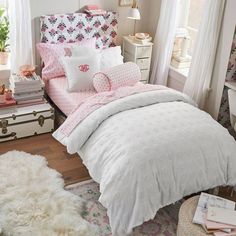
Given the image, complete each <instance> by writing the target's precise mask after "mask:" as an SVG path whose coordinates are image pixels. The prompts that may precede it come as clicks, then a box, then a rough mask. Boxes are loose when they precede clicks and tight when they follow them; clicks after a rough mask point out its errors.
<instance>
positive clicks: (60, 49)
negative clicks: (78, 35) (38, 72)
mask: <svg viewBox="0 0 236 236" xmlns="http://www.w3.org/2000/svg"><path fill="white" fill-rule="evenodd" d="M76 46H83V47H86V48H92V49H95V48H96V39H95V38H92V39H87V40H83V41H81V42H76V43H62V44H50V43H38V44H37V49H38V52H39V54H40V56H41V58H42V60H43V63H44V67H43V70H42V77H43V79H44V80H48V79H52V78H55V77H60V76H64V75H65V71H64V69H63V66H62V65H61V63H60V58H61V57H64V56H65V57H71V56H72V52H73V51H74V50H75V48H76ZM77 51H78V52H80V50H77ZM80 56H81V55H80Z"/></svg>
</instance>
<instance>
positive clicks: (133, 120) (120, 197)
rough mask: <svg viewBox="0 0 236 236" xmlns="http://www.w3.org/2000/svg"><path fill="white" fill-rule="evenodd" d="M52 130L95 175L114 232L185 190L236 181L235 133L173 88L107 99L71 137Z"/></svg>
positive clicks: (128, 230) (125, 230) (129, 227)
mask: <svg viewBox="0 0 236 236" xmlns="http://www.w3.org/2000/svg"><path fill="white" fill-rule="evenodd" d="M127 104H129V106H128V105H127ZM131 104H132V106H131ZM125 106H127V109H121V108H124V107H125ZM111 110H112V111H113V112H112V115H111V113H110V111H111ZM121 110H122V112H121ZM54 137H55V138H57V139H58V140H59V141H60V142H62V143H63V144H64V145H66V146H67V149H68V150H69V151H70V152H74V151H76V152H78V153H79V154H80V156H81V158H82V159H83V161H84V164H85V165H86V166H87V168H88V169H89V173H90V175H91V176H92V178H93V179H94V180H95V181H97V182H98V183H100V191H101V196H100V199H99V201H100V202H101V203H102V204H103V206H105V207H106V208H107V209H108V216H109V219H110V224H111V228H112V233H113V235H114V236H124V235H127V234H129V233H131V232H132V229H133V228H134V227H135V226H138V225H141V224H142V223H143V222H145V221H147V220H149V219H152V218H154V216H155V214H156V212H157V211H158V209H160V208H162V207H164V206H166V205H168V204H171V203H174V202H176V201H177V200H179V199H181V198H182V197H183V196H186V195H189V194H192V193H196V192H199V191H202V190H206V189H209V188H213V187H216V186H220V185H224V184H228V185H235V184H236V171H235V170H236V143H235V141H234V139H233V138H232V137H231V136H230V135H229V133H228V131H227V130H226V129H224V128H223V127H222V126H221V125H220V124H218V123H217V122H216V121H214V120H213V119H212V118H211V117H210V115H209V114H207V113H205V112H203V111H201V110H199V109H198V108H196V107H195V106H193V104H192V103H191V101H190V100H189V99H188V98H187V97H185V96H184V95H182V94H181V93H178V92H175V91H172V90H157V91H151V92H145V93H141V94H135V95H132V96H128V97H125V98H122V99H119V100H117V101H115V102H111V103H109V104H107V105H105V106H103V107H101V108H100V109H98V110H96V111H94V112H93V113H92V114H90V115H89V116H88V117H87V118H86V119H85V120H83V122H81V123H80V124H79V125H78V126H77V127H76V128H75V129H74V131H73V132H72V133H71V135H70V136H69V137H67V138H63V139H62V138H61V136H60V133H59V132H56V133H54Z"/></svg>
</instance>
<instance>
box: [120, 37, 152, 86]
mask: <svg viewBox="0 0 236 236" xmlns="http://www.w3.org/2000/svg"><path fill="white" fill-rule="evenodd" d="M152 46H153V43H151V42H149V43H147V44H139V43H136V42H135V41H133V40H132V38H130V37H129V36H125V37H124V38H123V56H124V61H125V62H129V61H132V62H134V63H136V64H137V65H138V66H139V68H140V70H141V74H142V79H141V82H143V83H148V82H149V75H150V65H151V57H152Z"/></svg>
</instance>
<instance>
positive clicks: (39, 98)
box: [10, 73, 44, 106]
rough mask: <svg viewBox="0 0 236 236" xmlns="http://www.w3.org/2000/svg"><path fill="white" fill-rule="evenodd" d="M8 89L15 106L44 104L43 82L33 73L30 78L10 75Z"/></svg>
mask: <svg viewBox="0 0 236 236" xmlns="http://www.w3.org/2000/svg"><path fill="white" fill-rule="evenodd" d="M10 88H11V90H12V93H13V97H14V99H15V100H16V102H17V105H24V106H31V105H36V104H42V103H44V82H43V81H42V80H41V78H40V77H39V76H38V75H36V74H35V73H33V74H32V76H30V77H25V76H21V75H16V74H14V75H12V76H11V78H10Z"/></svg>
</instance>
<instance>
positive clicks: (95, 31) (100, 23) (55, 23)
mask: <svg viewBox="0 0 236 236" xmlns="http://www.w3.org/2000/svg"><path fill="white" fill-rule="evenodd" d="M40 22H41V42H42V43H71V42H76V41H82V40H84V39H91V38H96V47H97V48H100V49H102V48H108V47H112V46H116V39H117V30H118V14H117V13H116V12H107V13H106V14H105V15H99V16H90V15H88V14H84V13H73V14H55V15H44V16H41V17H40Z"/></svg>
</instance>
